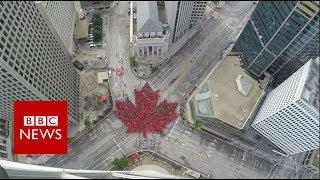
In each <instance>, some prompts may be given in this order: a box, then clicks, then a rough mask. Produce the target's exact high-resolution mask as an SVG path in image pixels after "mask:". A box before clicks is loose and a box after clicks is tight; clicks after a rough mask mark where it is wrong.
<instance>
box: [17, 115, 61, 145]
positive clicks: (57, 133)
mask: <svg viewBox="0 0 320 180" xmlns="http://www.w3.org/2000/svg"><path fill="white" fill-rule="evenodd" d="M23 125H24V126H58V116H24V117H23ZM23 138H26V139H28V140H30V139H32V140H37V139H39V138H40V139H52V138H55V139H57V140H60V139H61V138H62V136H61V129H59V128H58V129H52V130H49V129H45V130H44V131H43V130H42V129H36V128H33V129H27V131H25V130H23V129H20V133H19V139H20V140H22V139H23Z"/></svg>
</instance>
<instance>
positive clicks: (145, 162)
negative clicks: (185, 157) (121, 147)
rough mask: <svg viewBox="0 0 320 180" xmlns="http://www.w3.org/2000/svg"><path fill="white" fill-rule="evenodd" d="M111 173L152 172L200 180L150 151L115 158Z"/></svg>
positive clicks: (182, 167) (195, 173)
mask: <svg viewBox="0 0 320 180" xmlns="http://www.w3.org/2000/svg"><path fill="white" fill-rule="evenodd" d="M112 164H113V167H112V168H111V169H109V170H111V171H119V170H120V171H135V172H141V171H149V172H150V171H153V172H155V173H161V174H167V175H172V176H176V177H181V178H188V179H189V178H201V177H203V176H202V175H201V174H200V173H197V172H195V171H193V170H190V169H188V168H186V167H184V166H182V165H180V164H178V163H175V162H173V161H171V160H169V159H167V158H165V157H162V156H161V155H158V154H157V153H154V152H152V151H147V150H146V151H139V152H134V153H132V154H130V155H128V156H123V157H119V158H115V159H114V160H113V161H112Z"/></svg>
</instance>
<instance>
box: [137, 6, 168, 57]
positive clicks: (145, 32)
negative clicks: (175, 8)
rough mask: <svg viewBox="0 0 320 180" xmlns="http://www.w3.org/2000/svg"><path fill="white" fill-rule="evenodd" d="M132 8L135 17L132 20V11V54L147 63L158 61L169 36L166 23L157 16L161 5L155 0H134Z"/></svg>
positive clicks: (163, 52)
mask: <svg viewBox="0 0 320 180" xmlns="http://www.w3.org/2000/svg"><path fill="white" fill-rule="evenodd" d="M133 8H134V9H136V11H137V12H136V13H137V15H136V17H137V18H136V20H134V18H133V17H134V15H135V13H132V15H131V17H132V18H131V21H133V22H132V23H131V25H132V26H133V27H132V28H133V31H132V33H133V34H132V54H133V55H134V56H136V57H137V58H138V60H141V61H144V62H147V63H148V62H150V63H155V62H158V60H159V59H161V58H162V57H163V56H164V54H165V53H166V52H167V50H168V38H169V32H168V31H167V30H166V28H165V27H166V25H165V24H164V23H163V22H161V21H160V18H159V13H158V12H159V8H161V5H158V4H157V1H136V4H135V5H133ZM162 19H164V18H162Z"/></svg>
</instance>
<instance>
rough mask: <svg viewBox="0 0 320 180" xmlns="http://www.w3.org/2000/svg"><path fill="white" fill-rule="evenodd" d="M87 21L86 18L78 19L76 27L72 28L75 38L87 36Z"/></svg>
mask: <svg viewBox="0 0 320 180" xmlns="http://www.w3.org/2000/svg"><path fill="white" fill-rule="evenodd" d="M88 27H89V22H88V20H87V19H84V20H78V21H77V22H76V27H75V28H74V35H75V39H81V38H86V37H88Z"/></svg>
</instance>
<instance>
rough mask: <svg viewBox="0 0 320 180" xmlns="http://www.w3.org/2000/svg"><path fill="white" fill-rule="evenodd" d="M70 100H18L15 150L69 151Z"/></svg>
mask: <svg viewBox="0 0 320 180" xmlns="http://www.w3.org/2000/svg"><path fill="white" fill-rule="evenodd" d="M67 121H68V103H67V101H15V102H14V146H13V149H14V153H15V154H66V153H67V137H68V135H67V126H68V125H67Z"/></svg>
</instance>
